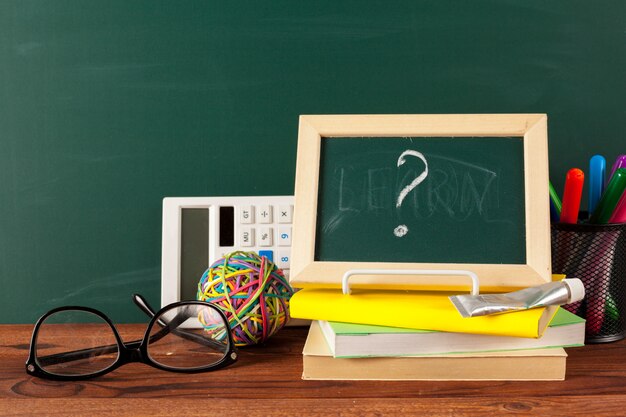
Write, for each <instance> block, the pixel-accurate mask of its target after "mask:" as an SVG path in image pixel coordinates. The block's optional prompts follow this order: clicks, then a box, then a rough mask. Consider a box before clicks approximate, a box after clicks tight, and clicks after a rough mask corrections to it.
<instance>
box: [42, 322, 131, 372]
mask: <svg viewBox="0 0 626 417" xmlns="http://www.w3.org/2000/svg"><path fill="white" fill-rule="evenodd" d="M35 352H36V360H37V363H38V365H39V366H40V367H41V368H42V369H43V370H44V371H46V372H48V373H51V374H54V375H70V376H81V375H89V374H93V373H96V372H99V371H102V370H104V369H107V368H108V367H109V366H111V365H113V364H114V363H115V361H116V360H117V358H118V356H119V347H118V345H117V340H116V339H115V335H114V334H113V329H112V328H111V326H110V325H109V324H108V323H107V322H106V321H104V319H102V318H101V317H100V316H98V315H96V314H93V313H90V312H88V311H80V310H63V311H59V312H56V313H54V314H52V315H50V316H48V317H47V318H46V319H45V320H44V322H43V323H42V324H41V326H40V327H39V331H38V333H37V338H36V341H35Z"/></svg>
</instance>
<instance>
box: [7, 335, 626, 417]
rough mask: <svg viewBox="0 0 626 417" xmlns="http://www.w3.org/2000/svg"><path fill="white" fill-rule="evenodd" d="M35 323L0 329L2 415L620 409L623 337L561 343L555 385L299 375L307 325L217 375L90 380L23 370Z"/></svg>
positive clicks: (625, 363)
mask: <svg viewBox="0 0 626 417" xmlns="http://www.w3.org/2000/svg"><path fill="white" fill-rule="evenodd" d="M127 326H130V327H132V328H133V329H135V328H136V330H137V331H140V329H144V328H145V327H144V326H143V325H127ZM32 328H33V326H32V325H1V326H0V414H1V415H16V416H31V415H33V416H34V415H38V416H42V415H59V416H61V415H62V416H66V415H90V416H98V415H125V416H139V415H157V416H161V415H162V416H179V415H181V416H196V415H197V416H203V417H206V416H210V415H217V414H218V413H219V414H220V415H238V416H243V417H249V416H268V415H289V416H295V415H307V414H318V415H322V414H323V415H354V416H364V415H387V414H389V415H425V416H430V415H446V416H467V415H479V414H491V415H506V414H511V415H542V416H561V415H562V416H573V415H584V416H593V417H595V416H624V415H626V341H620V342H615V343H608V344H601V345H588V346H585V347H581V348H572V349H567V352H568V354H569V357H568V359H567V376H566V379H565V381H559V382H509V381H504V382H503V381H493V382H463V381H458V382H457V381H449V382H431V381H411V382H400V381H398V382H395V381H384V382H383V381H303V380H302V379H301V374H302V347H303V345H304V340H305V338H306V332H307V329H306V328H304V327H290V328H286V329H283V330H282V331H281V332H280V333H279V334H278V335H276V336H275V337H274V338H273V339H271V340H270V341H269V342H268V343H267V344H265V345H263V346H257V347H253V348H246V349H241V350H240V358H239V361H238V362H237V363H236V364H234V365H233V366H231V367H228V368H226V369H222V370H219V371H216V372H209V373H202V374H177V373H172V372H164V371H160V370H157V369H154V368H152V367H149V366H147V365H143V364H129V365H126V366H123V367H122V368H119V369H118V370H116V371H114V372H111V373H109V374H107V375H105V376H103V377H100V378H97V379H93V380H88V381H79V382H56V381H47V380H42V379H38V378H33V377H30V376H28V375H27V374H26V372H25V370H24V362H25V361H26V357H27V356H28V347H29V341H30V335H31V332H32Z"/></svg>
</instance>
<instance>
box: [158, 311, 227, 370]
mask: <svg viewBox="0 0 626 417" xmlns="http://www.w3.org/2000/svg"><path fill="white" fill-rule="evenodd" d="M228 331H229V327H228V323H225V322H224V320H223V318H222V316H220V315H219V313H218V312H217V311H216V310H215V309H213V308H211V307H209V306H205V305H201V304H188V305H182V306H177V307H172V308H171V309H169V310H166V311H164V312H163V313H162V314H161V315H160V316H159V317H158V320H157V321H156V322H155V323H154V326H152V328H151V329H150V336H149V337H150V339H149V343H148V355H149V356H150V358H151V359H152V360H153V361H155V362H157V363H158V364H160V365H162V366H166V367H170V368H176V369H196V368H204V367H207V366H210V365H214V364H216V363H218V362H219V361H221V360H222V359H223V358H224V356H225V355H226V353H227V352H228V347H229V346H228V343H229V339H228V337H227V334H228V333H227V332H228Z"/></svg>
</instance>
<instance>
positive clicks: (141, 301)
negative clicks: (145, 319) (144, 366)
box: [133, 294, 223, 348]
mask: <svg viewBox="0 0 626 417" xmlns="http://www.w3.org/2000/svg"><path fill="white" fill-rule="evenodd" d="M133 301H134V302H135V304H136V305H137V307H139V308H140V309H141V310H142V311H143V312H144V313H146V314H147V315H148V316H149V317H154V315H155V314H156V312H155V311H154V309H153V308H152V307H151V306H150V304H149V303H148V301H147V300H146V299H145V298H144V297H143V296H142V295H141V294H133ZM177 318H178V317H174V318H173V319H172V322H176V321H177V320H176V319H177ZM172 322H167V321H165V320H163V319H162V318H159V319H158V320H157V323H158V324H159V326H161V327H162V329H161V330H160V331H159V332H157V333H155V334H153V335H150V342H156V341H157V340H159V339H161V338H162V337H164V336H165V335H166V334H167V333H169V331H171V332H172V333H174V334H175V335H177V336H180V337H182V338H184V339H187V340H190V341H192V342H196V343H199V344H201V345H205V346H210V347H216V348H223V345H222V344H220V343H218V342H215V341H213V340H212V339H207V338H204V337H202V336H199V335H197V334H195V333H190V332H186V331H185V330H182V329H178V328H176V327H175V328H174V329H172V328H171V326H170V325H171V323H172ZM178 324H180V323H176V326H178ZM166 329H167V330H168V331H167V333H165V334H161V333H162V332H163V331H164V330H166Z"/></svg>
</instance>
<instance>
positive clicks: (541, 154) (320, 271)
mask: <svg viewBox="0 0 626 417" xmlns="http://www.w3.org/2000/svg"><path fill="white" fill-rule="evenodd" d="M451 136H452V137H455V136H457V137H511V136H515V137H522V138H523V148H524V181H525V209H526V212H525V221H526V264H525V265H518V264H515V265H507V264H431V263H389V262H318V261H315V260H314V256H315V239H316V220H317V198H318V182H319V171H320V166H319V165H320V153H321V143H322V140H324V139H325V138H329V137H333V138H337V137H353V138H354V137H451ZM548 178H549V177H548V145H547V116H546V115H545V114H485V115H470V114H465V115H460V114H456V115H454V114H451V115H320V116H306V115H305V116H300V126H299V133H298V156H297V168H296V183H295V207H296V210H295V214H294V231H293V238H294V239H293V242H292V272H291V283H292V285H293V286H294V287H298V288H307V287H330V288H338V287H340V286H341V280H342V276H343V275H344V274H345V273H346V272H347V271H349V270H352V269H364V268H367V269H370V268H371V269H395V270H399V269H429V270H433V269H437V270H441V269H463V270H470V271H473V272H474V273H476V274H477V275H478V276H479V279H480V290H481V291H484V290H504V289H513V288H521V287H527V286H532V285H539V284H543V283H546V282H549V281H551V279H552V277H551V266H550V218H549V206H548V204H549V202H548ZM428 283H429V281H428V279H424V278H420V279H416V278H415V277H406V276H394V275H386V276H383V277H381V276H380V275H362V276H360V277H358V278H357V279H355V280H354V281H353V282H352V284H351V286H352V287H353V288H358V287H360V286H361V287H368V288H372V287H376V288H379V287H380V288H389V289H392V288H403V289H406V288H424V287H425V286H426V287H428V286H429V285H428ZM432 283H433V280H432V279H431V280H430V284H432ZM436 283H437V285H436V287H437V288H441V287H442V286H443V287H446V288H447V287H449V288H450V289H451V290H452V289H454V290H456V289H458V288H467V287H468V285H467V280H465V279H463V278H459V277H454V276H446V277H437V280H436Z"/></svg>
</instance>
